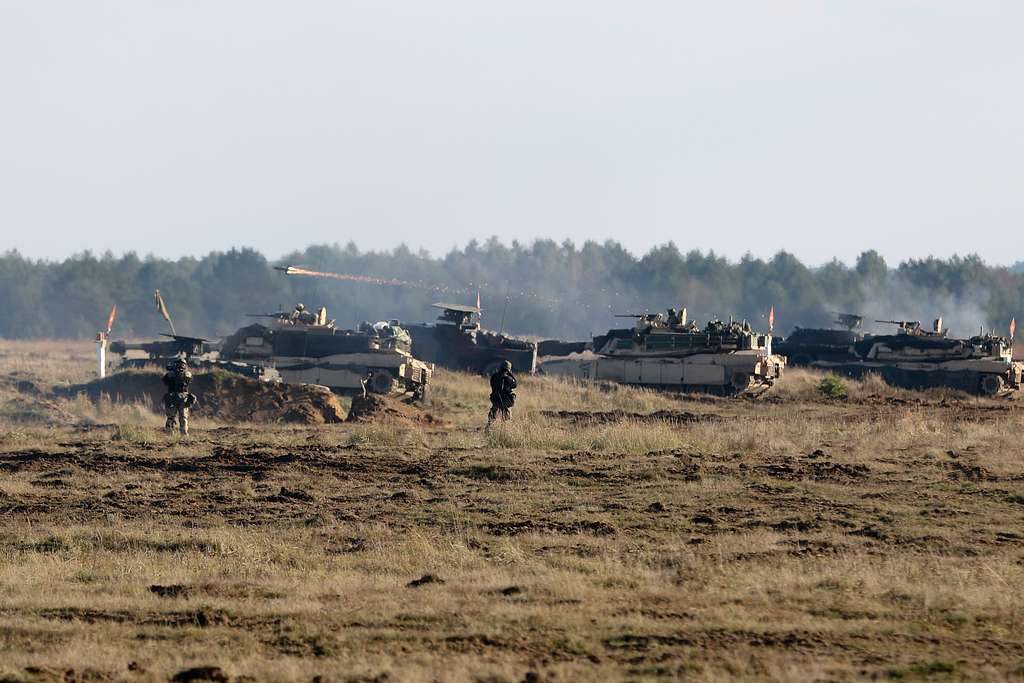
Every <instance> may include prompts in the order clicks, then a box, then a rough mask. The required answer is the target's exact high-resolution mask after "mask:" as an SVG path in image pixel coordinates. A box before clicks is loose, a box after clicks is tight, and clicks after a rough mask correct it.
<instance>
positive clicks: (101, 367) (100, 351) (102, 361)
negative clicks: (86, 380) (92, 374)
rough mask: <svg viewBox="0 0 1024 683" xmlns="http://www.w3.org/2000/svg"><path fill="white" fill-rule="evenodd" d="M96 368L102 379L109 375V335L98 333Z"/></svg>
mask: <svg viewBox="0 0 1024 683" xmlns="http://www.w3.org/2000/svg"><path fill="white" fill-rule="evenodd" d="M96 370H97V372H98V373H99V377H100V379H103V378H104V377H106V376H107V335H105V334H103V333H102V332H100V333H99V334H97V335H96Z"/></svg>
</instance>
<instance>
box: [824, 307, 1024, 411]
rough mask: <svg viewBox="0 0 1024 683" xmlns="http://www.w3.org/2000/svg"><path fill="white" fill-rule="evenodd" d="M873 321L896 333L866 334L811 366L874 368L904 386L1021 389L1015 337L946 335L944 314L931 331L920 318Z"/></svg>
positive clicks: (852, 370)
mask: <svg viewBox="0 0 1024 683" xmlns="http://www.w3.org/2000/svg"><path fill="white" fill-rule="evenodd" d="M875 322H877V323H883V324H891V325H896V326H897V329H896V332H895V334H877V335H866V336H865V337H864V339H862V340H860V341H857V342H855V343H853V344H852V345H851V346H850V355H849V357H848V358H846V359H842V360H818V361H814V362H812V363H811V364H810V366H811V367H812V368H817V369H820V370H826V371H829V372H834V373H837V374H842V375H846V376H849V377H862V376H864V375H866V374H869V373H875V374H878V375H879V376H880V377H881V378H882V379H883V380H885V382H886V383H888V384H891V385H893V386H897V387H902V388H905V389H927V388H931V387H946V388H950V389H959V390H962V391H966V392H969V393H972V394H978V395H981V396H1000V395H1005V394H1009V393H1011V392H1013V391H1017V390H1019V389H1020V386H1021V379H1022V373H1024V363H1021V362H1019V361H1016V362H1015V361H1014V360H1013V342H1012V340H1010V339H1008V338H1006V337H1001V336H999V335H995V334H991V333H984V332H982V333H981V334H978V335H976V336H973V337H969V338H966V339H958V338H955V337H950V336H949V335H948V331H947V330H945V329H943V327H942V318H938V319H936V320H935V322H934V324H933V326H932V329H931V330H926V329H924V328H922V326H921V323H920V322H919V321H906V320H876V321H875Z"/></svg>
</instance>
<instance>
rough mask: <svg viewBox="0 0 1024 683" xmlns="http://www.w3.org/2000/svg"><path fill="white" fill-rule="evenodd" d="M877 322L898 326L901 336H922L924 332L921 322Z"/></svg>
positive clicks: (878, 321)
mask: <svg viewBox="0 0 1024 683" xmlns="http://www.w3.org/2000/svg"><path fill="white" fill-rule="evenodd" d="M875 322H876V323H882V324H883V325H896V326H897V327H898V328H899V329H900V334H921V332H922V330H921V321H920V320H876V321H875Z"/></svg>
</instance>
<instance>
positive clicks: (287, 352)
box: [220, 309, 433, 399]
mask: <svg viewBox="0 0 1024 683" xmlns="http://www.w3.org/2000/svg"><path fill="white" fill-rule="evenodd" d="M267 317H270V318H273V321H272V322H271V323H270V324H269V325H264V324H261V323H255V324H252V325H247V326H246V327H243V328H241V329H239V330H238V331H236V332H235V333H234V334H232V335H231V336H229V337H228V338H227V339H225V340H224V342H223V343H222V344H221V347H220V358H221V359H222V360H227V361H235V362H240V363H245V364H248V365H255V366H260V367H267V368H273V369H274V370H275V371H276V372H277V374H278V375H280V378H281V380H282V381H284V382H287V383H290V384H320V385H322V386H326V387H329V388H330V389H331V390H332V391H334V392H336V393H341V394H361V393H362V392H363V391H370V392H373V393H378V394H402V393H406V392H412V393H413V395H414V396H416V397H417V398H420V399H422V398H423V397H425V396H426V391H427V384H428V383H429V381H430V376H431V374H432V373H433V365H431V364H430V363H425V362H423V361H421V360H418V359H416V358H414V357H413V355H412V352H411V346H412V340H411V338H410V337H409V334H408V332H406V331H405V330H404V329H402V328H401V327H400V326H399V325H398V324H397V321H390V322H379V323H376V324H373V325H371V324H369V323H363V324H362V325H361V326H360V328H359V329H358V330H339V329H337V328H336V327H335V325H334V321H333V320H331V321H328V320H327V315H326V311H325V310H324V309H320V313H319V314H318V315H317V316H316V320H315V322H312V323H303V322H299V321H296V320H290V319H289V318H288V317H287V316H285V315H281V314H270V315H268V316H267Z"/></svg>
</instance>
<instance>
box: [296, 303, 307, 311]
mask: <svg viewBox="0 0 1024 683" xmlns="http://www.w3.org/2000/svg"><path fill="white" fill-rule="evenodd" d="M295 310H296V311H304V310H306V307H305V306H303V305H302V304H295Z"/></svg>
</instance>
